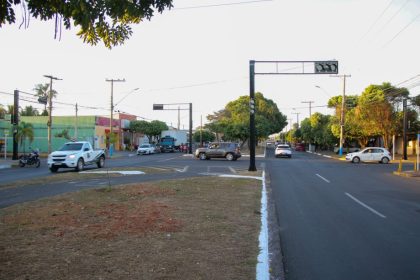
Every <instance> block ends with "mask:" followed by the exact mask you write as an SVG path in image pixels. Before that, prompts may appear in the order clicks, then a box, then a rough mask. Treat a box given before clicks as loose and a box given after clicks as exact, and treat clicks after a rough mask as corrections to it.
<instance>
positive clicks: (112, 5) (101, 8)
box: [0, 0, 173, 48]
mask: <svg viewBox="0 0 420 280" xmlns="http://www.w3.org/2000/svg"><path fill="white" fill-rule="evenodd" d="M172 1H173V0H130V1H125V0H114V1H109V0H96V1H80V0H66V1H38V0H3V1H1V4H0V27H3V25H4V24H5V23H9V24H12V23H15V22H16V12H15V10H16V9H18V10H22V11H23V13H24V14H23V19H22V22H21V23H20V26H22V25H24V26H25V28H27V27H28V26H29V19H30V17H31V16H32V17H34V18H37V19H40V20H43V21H47V20H54V21H55V37H56V36H57V33H59V32H61V26H62V25H64V27H65V28H66V29H70V28H71V26H72V24H73V25H74V26H78V27H80V30H79V32H78V33H77V35H79V37H80V38H82V39H83V41H84V42H85V43H88V44H91V45H96V44H97V43H98V42H99V41H102V42H103V43H104V45H105V46H106V47H107V48H112V47H113V46H117V45H121V44H123V43H124V42H125V40H127V39H128V38H130V36H131V35H132V32H133V31H132V29H131V27H130V24H138V23H140V22H141V21H142V20H143V19H144V18H145V19H147V20H150V19H151V18H152V17H153V15H154V12H155V11H158V12H159V13H162V12H163V11H164V10H165V9H170V8H172ZM19 5H20V7H18V6H19ZM59 35H61V34H59Z"/></svg>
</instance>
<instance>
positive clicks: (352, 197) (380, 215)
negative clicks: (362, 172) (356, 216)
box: [345, 193, 386, 219]
mask: <svg viewBox="0 0 420 280" xmlns="http://www.w3.org/2000/svg"><path fill="white" fill-rule="evenodd" d="M345 194H346V195H347V196H348V197H350V198H351V199H353V200H354V201H356V202H357V203H359V204H360V205H362V206H363V207H365V208H366V209H368V210H370V211H372V212H373V213H375V214H376V215H378V216H379V217H381V218H384V219H386V216H385V215H382V214H381V213H379V212H378V211H376V210H375V209H373V208H372V207H370V206H368V205H366V204H364V203H363V202H361V201H360V200H358V199H357V198H355V197H354V196H352V195H351V194H349V193H345Z"/></svg>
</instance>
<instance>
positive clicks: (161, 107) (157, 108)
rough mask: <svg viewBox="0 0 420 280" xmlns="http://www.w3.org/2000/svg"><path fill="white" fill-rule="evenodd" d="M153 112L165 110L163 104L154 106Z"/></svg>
mask: <svg viewBox="0 0 420 280" xmlns="http://www.w3.org/2000/svg"><path fill="white" fill-rule="evenodd" d="M153 110H163V104H153Z"/></svg>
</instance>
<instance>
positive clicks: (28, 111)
mask: <svg viewBox="0 0 420 280" xmlns="http://www.w3.org/2000/svg"><path fill="white" fill-rule="evenodd" d="M20 115H21V116H39V112H38V110H37V109H36V108H34V107H32V106H31V105H30V106H25V108H24V109H22V110H21V111H20Z"/></svg>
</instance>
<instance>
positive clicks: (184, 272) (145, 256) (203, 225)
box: [0, 177, 261, 279]
mask: <svg viewBox="0 0 420 280" xmlns="http://www.w3.org/2000/svg"><path fill="white" fill-rule="evenodd" d="M260 200H261V182H259V181H258V180H252V179H238V178H218V177H205V178H202V177H200V178H188V179H181V180H168V181H159V182H153V183H142V184H130V185H123V186H119V187H114V188H112V189H108V188H106V189H96V190H84V191H80V192H77V193H70V194H65V195H61V196H57V197H54V198H51V199H43V200H39V201H36V202H31V203H25V204H21V205H16V206H13V207H9V208H6V209H2V210H0V278H1V279H25V277H29V278H30V279H61V278H71V279H93V278H94V279H254V278H255V267H256V262H257V255H258V252H259V249H258V234H259V229H260V212H259V211H260V206H261V205H260Z"/></svg>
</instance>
